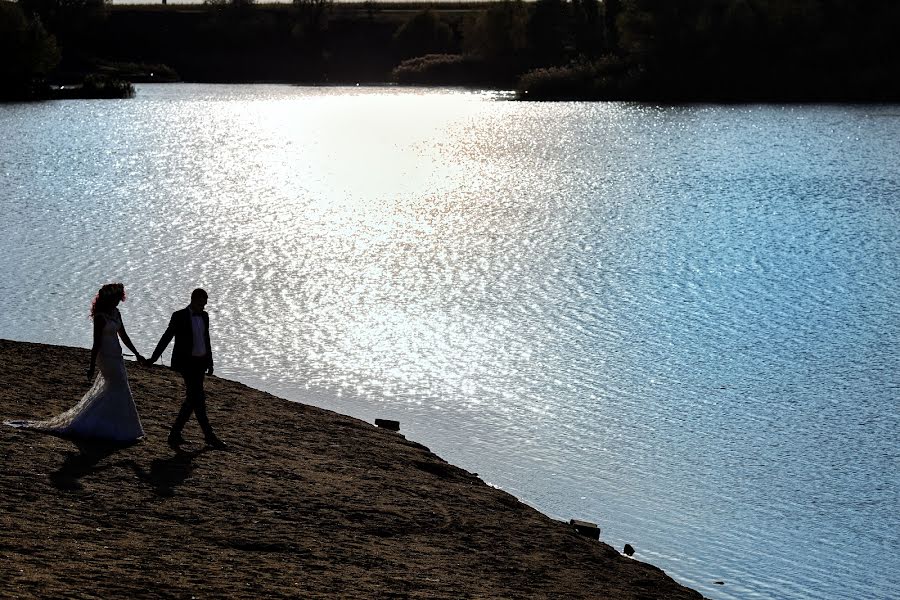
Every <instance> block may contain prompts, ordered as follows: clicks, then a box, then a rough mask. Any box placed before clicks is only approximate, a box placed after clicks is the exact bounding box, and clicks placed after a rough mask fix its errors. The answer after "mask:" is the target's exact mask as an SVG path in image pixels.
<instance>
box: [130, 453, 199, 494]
mask: <svg viewBox="0 0 900 600" xmlns="http://www.w3.org/2000/svg"><path fill="white" fill-rule="evenodd" d="M206 451H207V448H201V449H199V450H194V451H191V452H186V451H183V450H180V451H178V452H176V453H175V455H174V456H172V457H170V458H157V459H154V460H153V461H152V462H151V463H150V470H149V471H148V470H146V469H144V468H143V467H142V466H141V465H139V464H137V463H132V465H131V466H132V468H133V469H134V472H135V473H136V474H137V476H138V479H140V480H141V481H143V482H144V483H148V484H150V486H151V487H152V488H153V493H154V494H156V495H157V496H162V497H165V498H168V497H170V496H174V495H175V488H176V487H178V486H179V485H181V484H182V483H184V482H185V480H187V478H188V477H190V475H191V473H192V472H193V471H194V469H195V468H196V467H195V466H194V464H193V460H194V458H196V457H198V456H200V455H201V454H203V453H204V452H206Z"/></svg>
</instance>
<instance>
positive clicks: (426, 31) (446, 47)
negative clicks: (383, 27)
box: [393, 8, 453, 58]
mask: <svg viewBox="0 0 900 600" xmlns="http://www.w3.org/2000/svg"><path fill="white" fill-rule="evenodd" d="M393 42H394V48H395V50H396V51H397V53H398V54H399V55H400V57H401V58H412V57H414V56H424V55H426V54H443V53H445V52H449V51H450V50H451V48H452V46H453V30H452V29H450V26H449V25H448V24H447V23H444V22H443V21H442V20H441V19H440V17H439V16H438V15H437V14H436V13H435V12H434V11H433V10H431V9H430V8H426V9H425V10H422V11H419V12H417V13H416V14H415V15H413V16H412V17H410V18H409V20H408V21H406V22H405V23H403V24H402V25H400V27H398V28H397V31H396V32H395V33H394V40H393Z"/></svg>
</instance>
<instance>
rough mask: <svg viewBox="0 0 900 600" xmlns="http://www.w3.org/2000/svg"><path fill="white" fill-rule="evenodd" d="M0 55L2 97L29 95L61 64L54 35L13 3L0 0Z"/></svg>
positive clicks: (0, 89)
mask: <svg viewBox="0 0 900 600" xmlns="http://www.w3.org/2000/svg"><path fill="white" fill-rule="evenodd" d="M0 55H2V56H3V60H2V61H0V97H19V96H22V95H24V94H27V93H28V91H29V89H30V88H31V87H32V86H33V84H34V83H35V82H36V81H37V80H39V79H41V78H43V77H44V76H46V75H47V73H49V72H50V71H51V70H53V68H54V67H56V65H57V64H58V63H59V50H58V48H57V46H56V40H55V39H54V37H53V36H52V35H50V34H49V33H47V30H46V29H44V26H43V25H42V24H41V21H40V19H38V18H35V17H29V16H27V15H26V14H25V13H24V11H22V9H21V7H20V6H19V5H17V4H14V3H12V2H0Z"/></svg>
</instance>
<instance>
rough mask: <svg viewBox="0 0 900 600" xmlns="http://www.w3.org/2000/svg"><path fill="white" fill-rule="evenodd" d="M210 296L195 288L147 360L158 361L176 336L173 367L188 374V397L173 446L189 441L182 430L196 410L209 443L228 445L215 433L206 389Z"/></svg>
mask: <svg viewBox="0 0 900 600" xmlns="http://www.w3.org/2000/svg"><path fill="white" fill-rule="evenodd" d="M207 298H208V296H207V294H206V292H205V291H204V290H202V289H200V288H197V289H196V290H194V291H193V292H191V303H190V304H189V305H188V307H187V308H183V309H181V310H177V311H175V312H174V313H172V318H171V320H169V326H168V327H167V328H166V332H165V333H164V334H163V336H162V338H160V340H159V344H157V346H156V350H154V351H153V355H152V356H151V357H150V358H148V359H147V360H146V363H147V364H153V363H154V362H156V360H157V359H158V358H159V357H160V356H161V355H162V353H163V351H164V350H165V349H166V346H168V345H169V342H171V341H172V338H173V337H174V338H175V348H174V349H173V350H172V368H173V369H174V370H176V371H178V372H179V373H181V376H182V377H183V378H184V387H185V399H184V403H183V404H182V405H181V410H180V411H178V416H177V417H176V418H175V422H174V423H173V424H172V430H171V431H170V432H169V440H168V441H169V446H172V447H173V448H175V447H177V446H178V445H180V444H184V443H185V442H186V440H185V439H184V438H183V437H182V436H181V430H182V429H184V426H185V424H186V423H187V420H188V419H189V418H190V416H191V413H192V412H193V413H194V414H196V415H197V422H198V423H200V428H201V429H202V430H203V436H204V437H205V438H206V443H207V445H209V446H212V447H213V448H218V449H220V450H224V449H225V448H226V446H225V443H224V442H222V440H220V439H219V438H218V437H216V434H215V433H213V430H212V427H211V426H210V424H209V419H208V418H207V416H206V392H205V391H204V390H203V379H204V376H205V375H212V373H213V358H212V346H211V345H210V343H209V314H208V313H207V312H206V311H205V310H203V308H204V307H205V306H206V300H207Z"/></svg>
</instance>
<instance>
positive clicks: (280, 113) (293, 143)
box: [254, 95, 477, 212]
mask: <svg viewBox="0 0 900 600" xmlns="http://www.w3.org/2000/svg"><path fill="white" fill-rule="evenodd" d="M475 108H477V103H475V102H472V101H471V100H468V99H467V98H466V96H447V95H433V96H429V95H407V96H399V97H398V96H392V95H384V96H352V95H351V96H341V97H318V98H316V97H305V98H298V99H296V100H291V101H285V102H281V103H277V104H273V105H267V109H268V110H267V112H266V113H265V114H262V115H259V116H258V118H257V119H256V121H255V123H254V127H255V128H257V135H259V136H262V137H264V139H266V140H267V141H268V143H265V144H261V147H262V149H261V152H262V156H260V161H261V162H262V163H264V164H265V165H266V166H267V167H268V168H269V169H270V170H271V172H270V173H269V176H268V179H269V181H272V182H273V183H276V182H280V184H281V185H282V186H283V187H282V191H283V192H285V194H286V195H292V194H296V193H297V191H298V190H302V191H303V195H304V197H305V198H306V199H307V200H311V201H312V202H311V205H310V206H309V207H308V209H309V210H311V211H313V212H315V211H316V210H317V209H320V208H321V207H317V206H316V205H317V204H319V205H321V204H325V205H327V207H328V210H335V209H339V210H342V211H347V210H350V209H352V208H356V207H360V206H365V205H370V204H372V203H374V202H384V201H386V200H391V199H398V198H410V197H423V196H429V195H434V194H438V193H440V192H441V190H443V189H445V188H446V187H447V186H448V185H450V182H451V181H453V180H454V175H455V170H456V169H455V168H454V165H453V162H451V161H448V160H446V157H443V156H442V155H441V154H440V152H439V151H438V149H439V147H440V142H441V141H442V138H443V136H444V135H445V133H446V129H447V127H448V126H450V125H451V124H453V123H454V122H456V121H458V120H460V119H462V118H465V117H466V116H468V115H470V114H472V112H473V110H474V109H475ZM276 184H277V183H276Z"/></svg>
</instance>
